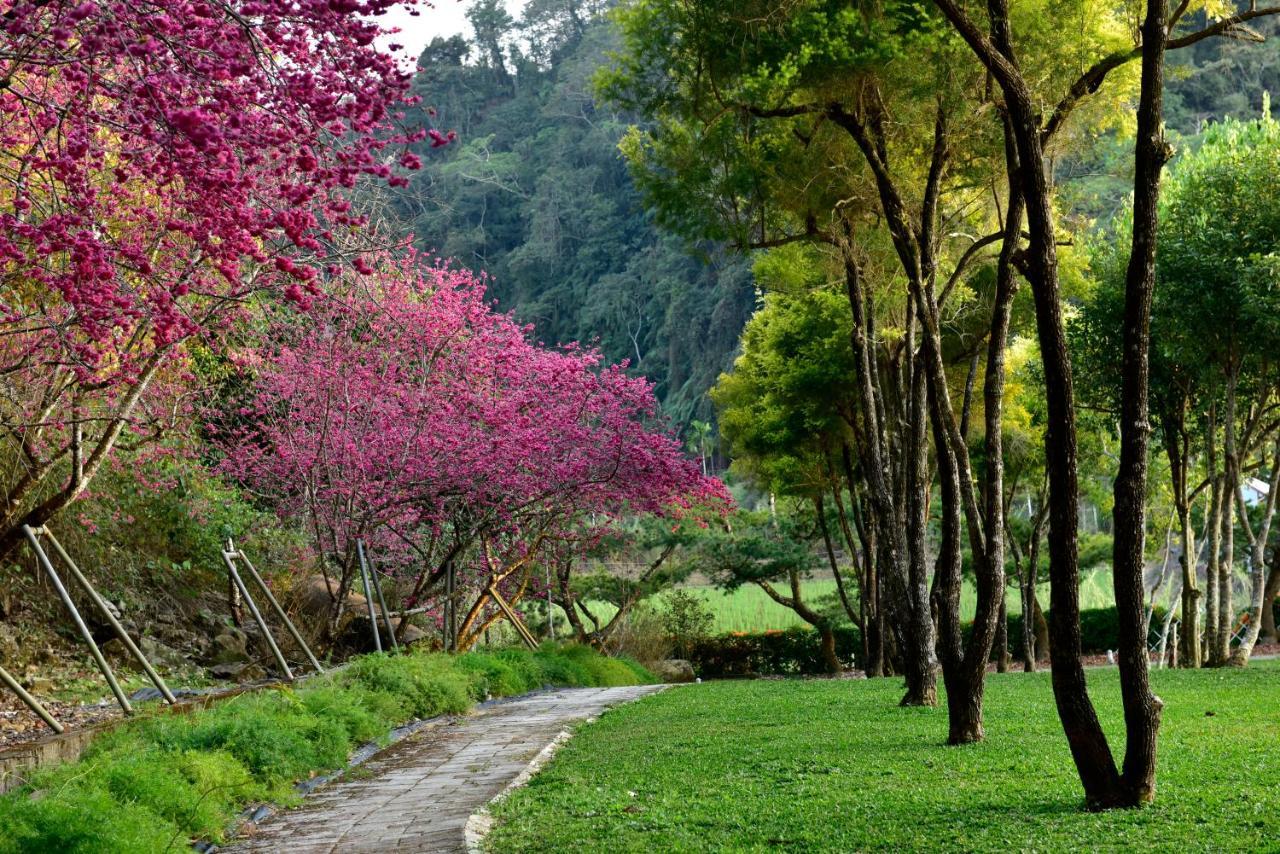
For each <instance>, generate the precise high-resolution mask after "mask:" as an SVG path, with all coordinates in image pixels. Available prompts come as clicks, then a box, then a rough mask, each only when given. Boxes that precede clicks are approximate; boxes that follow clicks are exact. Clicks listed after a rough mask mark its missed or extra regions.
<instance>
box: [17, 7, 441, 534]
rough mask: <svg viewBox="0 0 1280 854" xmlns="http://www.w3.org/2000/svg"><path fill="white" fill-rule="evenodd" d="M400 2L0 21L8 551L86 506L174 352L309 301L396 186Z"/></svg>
mask: <svg viewBox="0 0 1280 854" xmlns="http://www.w3.org/2000/svg"><path fill="white" fill-rule="evenodd" d="M391 5H393V3H392V0H341V1H340V2H338V0H140V2H131V3H107V2H92V0H84V1H82V2H76V0H38V1H37V0H18V2H15V3H12V4H9V7H8V11H7V12H5V13H4V15H3V17H2V18H0V275H3V280H4V286H3V290H0V323H3V325H4V335H3V336H2V337H0V377H3V380H0V436H2V437H3V438H4V439H5V440H6V441H5V447H4V452H3V453H4V460H3V463H4V473H3V476H2V477H3V479H2V480H0V490H3V491H4V497H5V503H4V505H3V509H2V510H0V553H4V552H5V551H7V550H8V549H9V548H12V546H13V544H14V542H15V541H16V538H17V536H18V526H20V525H21V524H22V523H24V522H25V523H30V524H41V523H42V522H44V521H45V520H47V519H48V518H50V517H51V516H52V514H53V513H55V512H56V511H57V510H59V509H60V508H61V507H63V506H65V505H66V504H67V503H69V502H70V501H71V500H73V499H74V498H75V497H76V496H77V495H78V494H80V492H82V491H83V489H84V488H85V486H86V485H87V483H88V481H89V479H91V478H92V477H93V474H94V472H95V471H96V470H97V469H98V467H99V466H100V465H101V464H102V462H103V460H104V458H105V457H106V455H108V454H109V453H110V451H111V449H112V448H113V447H114V445H115V443H116V440H117V439H118V437H119V436H120V434H121V432H122V431H123V430H125V429H126V428H127V427H128V426H129V425H130V424H131V423H132V422H131V420H132V419H133V418H134V416H135V414H136V412H137V411H138V410H139V406H140V405H141V403H142V401H143V399H144V397H145V395H146V394H147V390H148V388H149V386H150V385H151V383H152V380H153V378H155V377H156V376H157V375H158V374H162V373H163V372H164V371H165V370H168V367H167V366H168V365H170V364H171V363H172V359H173V357H174V355H175V354H176V353H177V351H178V349H179V348H178V346H177V345H178V344H179V343H181V342H183V341H184V340H190V339H191V338H193V337H197V336H202V335H207V336H208V337H210V338H212V337H216V336H214V335H212V334H210V333H215V332H216V331H217V330H219V329H220V324H222V323H223V322H225V318H226V317H227V316H228V309H229V308H233V307H235V306H237V305H239V304H240V303H241V302H242V301H243V300H244V298H245V297H246V296H247V295H249V294H250V293H251V292H254V291H257V290H261V289H264V288H271V289H274V290H276V291H278V292H280V293H282V294H283V295H284V296H285V297H287V298H289V299H291V300H292V301H294V302H296V303H305V302H306V301H307V300H308V299H309V298H311V297H313V296H314V295H315V294H316V293H318V292H319V290H320V288H319V282H320V279H321V278H322V277H323V276H324V275H326V268H327V267H328V266H329V263H330V259H329V256H331V255H332V252H333V249H332V247H333V245H334V233H335V232H336V231H337V230H340V229H344V228H348V227H350V226H351V225H353V224H356V223H357V222H358V217H356V216H354V215H353V213H352V210H351V207H350V202H349V201H348V200H347V199H346V198H345V196H344V191H345V190H347V189H349V188H351V187H353V186H354V185H355V183H356V182H357V180H358V179H359V178H360V176H362V175H369V176H374V177H377V178H384V179H391V180H403V179H401V178H398V177H397V175H396V174H395V171H396V170H398V169H401V168H413V167H415V166H416V165H417V158H416V156H414V155H412V154H410V153H408V152H407V151H404V145H403V143H407V142H409V141H411V140H412V139H414V138H419V137H420V136H421V135H425V133H424V132H419V134H417V135H413V134H403V133H398V132H395V131H394V130H393V126H394V125H395V123H396V119H397V113H396V110H397V109H398V106H397V105H398V104H399V103H402V102H403V101H404V100H405V92H406V87H407V84H408V76H407V74H406V73H405V72H404V71H402V70H401V69H400V68H398V67H397V64H396V61H395V59H394V58H393V57H392V56H391V55H389V54H387V53H385V52H382V51H381V50H379V49H378V48H377V47H376V46H375V44H374V40H375V38H376V37H377V36H378V35H379V34H380V33H381V32H382V30H381V29H380V28H379V25H378V24H377V20H378V16H379V15H380V14H381V13H383V12H385V11H386V9H387V8H388V7H390V6H391Z"/></svg>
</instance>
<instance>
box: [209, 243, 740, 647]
mask: <svg viewBox="0 0 1280 854" xmlns="http://www.w3.org/2000/svg"><path fill="white" fill-rule="evenodd" d="M366 269H368V270H369V271H370V272H369V274H368V275H364V276H361V277H359V278H358V280H357V281H354V282H352V283H350V285H349V286H348V287H346V288H345V289H343V290H342V291H341V293H337V294H335V295H334V296H333V297H332V298H330V299H326V300H324V301H322V302H320V303H318V304H317V305H316V306H315V307H313V309H312V311H311V314H310V317H309V322H308V323H307V324H306V325H305V326H299V325H296V324H291V323H290V322H289V321H288V320H287V319H286V320H285V321H284V322H283V323H282V324H280V325H278V326H277V328H276V329H275V330H274V331H273V332H272V334H271V341H270V343H268V344H267V345H266V346H265V347H264V348H263V349H262V350H260V351H258V352H257V353H255V354H253V356H254V361H253V363H252V367H253V369H254V370H255V372H256V378H255V392H254V395H253V398H252V401H251V402H250V403H249V404H248V405H247V406H245V407H244V408H243V409H242V410H241V412H240V413H239V414H240V416H241V417H242V418H243V419H245V421H244V422H243V423H242V424H241V426H239V427H236V428H233V429H231V430H230V431H229V432H226V433H225V434H224V436H223V440H224V443H225V444H226V445H227V447H228V449H229V455H228V460H227V464H226V466H227V469H228V471H230V472H231V473H232V474H234V475H235V476H236V477H237V478H238V479H240V480H242V481H243V482H246V483H248V484H250V485H252V486H253V487H254V488H255V489H257V490H259V491H260V492H263V493H266V494H268V495H270V496H271V497H272V498H274V499H275V500H276V501H277V502H278V503H279V505H280V506H281V507H282V508H283V509H285V510H286V512H290V513H293V514H296V515H297V516H298V517H299V518H302V519H305V520H307V522H308V524H309V525H310V526H311V528H312V530H313V533H314V536H315V541H316V546H317V550H318V552H319V554H320V556H321V558H322V560H323V563H324V564H325V568H326V571H328V570H329V569H335V570H336V571H337V572H338V573H339V574H340V575H341V583H340V586H339V589H340V590H345V589H346V588H347V586H348V585H349V584H350V581H351V578H352V574H353V572H354V571H355V567H354V562H353V554H354V548H355V540H356V538H360V537H362V538H364V539H366V540H368V541H370V542H371V543H373V544H374V545H375V547H376V549H377V551H378V552H379V554H380V555H381V556H382V557H383V562H384V564H389V565H391V566H393V567H399V568H400V569H401V570H402V571H405V572H408V571H410V570H411V569H412V571H413V572H414V574H416V575H417V580H416V584H415V589H416V593H415V595H417V596H421V595H423V594H424V593H425V592H428V591H429V589H430V588H431V586H432V585H433V584H434V583H435V582H436V581H438V580H439V577H440V575H441V573H442V570H443V565H444V563H445V562H446V561H450V560H452V561H454V562H455V563H456V564H459V565H462V566H465V567H467V568H468V569H469V570H471V572H470V576H469V577H470V578H471V579H472V580H473V581H475V583H476V584H477V585H478V587H477V589H478V590H479V591H481V592H480V594H479V596H478V598H477V601H476V605H475V606H474V607H473V613H472V614H469V615H468V616H469V618H470V619H468V620H467V621H464V631H465V629H466V626H468V625H480V624H481V623H482V622H483V618H482V615H481V613H480V610H481V609H483V607H484V603H485V597H484V595H483V590H484V589H485V588H487V587H488V585H489V584H497V583H505V584H508V585H510V590H511V596H512V598H517V599H518V598H519V596H520V595H521V593H522V592H523V590H524V587H525V586H526V585H527V584H528V581H529V574H528V572H527V570H528V568H529V566H530V564H531V561H532V560H533V558H534V557H535V555H536V554H537V553H538V552H539V550H540V549H545V548H551V547H552V546H554V545H557V544H560V545H562V544H563V543H564V542H566V541H567V540H571V539H573V538H574V537H576V536H578V534H577V533H576V532H577V531H578V530H579V527H578V526H577V522H578V521H580V520H582V519H583V518H585V517H588V516H591V515H595V516H596V517H597V518H604V517H610V516H616V515H618V514H623V513H659V514H663V513H673V512H680V510H681V509H682V508H687V507H689V506H691V505H692V504H693V503H695V502H697V503H705V502H707V501H719V502H723V501H726V500H727V496H726V495H725V493H724V490H723V487H722V485H721V484H720V483H719V481H717V480H714V479H712V478H708V477H705V476H704V475H703V474H702V473H701V471H700V470H699V468H698V467H697V466H696V464H694V463H693V462H692V461H691V460H689V459H687V458H685V457H684V455H683V454H682V452H681V447H680V444H679V442H677V441H676V440H675V439H674V438H673V437H672V436H670V435H668V434H667V432H666V431H665V430H664V429H662V428H661V427H660V426H659V424H658V420H657V412H656V403H655V401H654V398H653V393H652V389H651V386H650V384H649V383H648V382H647V381H646V380H644V379H641V378H636V377H631V376H628V375H627V373H626V370H625V367H624V366H619V365H612V366H605V365H602V364H601V359H600V356H599V355H598V354H597V353H596V352H594V351H591V350H584V349H580V348H577V347H568V348H562V349H548V348H545V347H541V346H538V345H536V344H534V343H533V342H531V341H530V340H529V337H528V330H527V329H525V328H523V327H521V326H519V325H517V324H516V323H514V322H513V321H512V320H511V318H510V317H508V316H507V315H503V314H499V313H496V312H494V311H493V310H492V309H491V308H490V306H489V304H488V303H487V302H486V301H485V295H484V281H483V280H482V279H480V278H477V277H475V276H473V275H472V274H470V273H467V272H464V271H459V270H454V269H450V268H448V267H445V266H440V265H435V266H431V265H427V264H424V263H423V262H422V260H421V259H418V258H415V257H413V256H412V255H409V256H407V257H404V258H402V259H400V260H396V259H394V258H384V259H382V261H381V263H380V264H378V265H377V266H376V267H366ZM338 598H339V599H340V598H341V597H338ZM339 616H340V614H339V613H335V620H336V619H337V618H338V617H339Z"/></svg>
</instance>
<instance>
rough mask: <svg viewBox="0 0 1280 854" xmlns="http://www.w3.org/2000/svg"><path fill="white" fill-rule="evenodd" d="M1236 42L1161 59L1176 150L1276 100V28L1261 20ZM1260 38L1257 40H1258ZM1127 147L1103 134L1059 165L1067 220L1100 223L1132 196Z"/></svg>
mask: <svg viewBox="0 0 1280 854" xmlns="http://www.w3.org/2000/svg"><path fill="white" fill-rule="evenodd" d="M1250 32H1253V33H1257V34H1258V38H1257V39H1255V38H1254V37H1253V36H1250V35H1245V34H1243V33H1242V36H1241V37H1240V38H1232V39H1206V40H1205V41H1202V42H1199V43H1197V44H1194V45H1191V46H1190V47H1187V48H1185V49H1183V50H1179V51H1174V52H1173V53H1171V54H1169V60H1168V68H1167V70H1166V74H1167V75H1168V85H1167V88H1166V91H1165V124H1166V127H1167V128H1168V130H1169V138H1170V141H1171V142H1172V143H1173V144H1174V146H1175V149H1176V150H1178V151H1184V152H1185V151H1187V150H1190V149H1194V148H1195V147H1196V145H1197V143H1198V138H1199V136H1200V134H1201V132H1202V130H1203V128H1204V126H1205V124H1206V123H1208V122H1214V121H1220V120H1222V119H1225V118H1233V119H1241V120H1246V119H1251V118H1256V117H1257V116H1258V114H1259V113H1260V112H1261V111H1262V110H1263V108H1264V101H1266V99H1267V97H1268V93H1269V94H1270V95H1276V94H1280V40H1277V39H1276V38H1275V36H1276V35H1277V34H1278V33H1280V24H1277V23H1276V22H1275V21H1274V20H1272V19H1270V18H1263V19H1262V20H1261V21H1259V22H1257V23H1255V24H1254V25H1252V28H1251V30H1250ZM1263 39H1265V40H1263ZM1132 151H1133V141H1132V139H1130V138H1128V136H1127V135H1125V136H1124V137H1123V138H1122V137H1121V136H1120V135H1119V134H1116V133H1111V134H1108V136H1107V138H1106V139H1104V140H1101V141H1099V144H1096V145H1090V146H1087V147H1084V148H1082V149H1080V150H1078V151H1076V152H1073V154H1072V155H1071V156H1069V157H1067V158H1064V160H1063V162H1062V163H1061V164H1059V166H1058V169H1057V176H1056V177H1057V180H1058V181H1059V186H1060V189H1061V191H1062V195H1063V199H1064V201H1065V202H1066V203H1067V205H1068V207H1069V208H1070V209H1071V210H1073V211H1074V212H1075V213H1077V214H1079V215H1081V216H1083V217H1085V218H1087V219H1089V220H1091V221H1093V222H1094V223H1096V224H1105V223H1107V222H1109V221H1110V220H1111V218H1112V217H1113V216H1114V215H1115V214H1116V213H1117V211H1118V210H1119V209H1120V207H1121V205H1122V204H1123V203H1124V201H1125V200H1126V199H1128V198H1129V194H1130V193H1132V191H1133V174H1132V159H1131V157H1130V155H1131V154H1132Z"/></svg>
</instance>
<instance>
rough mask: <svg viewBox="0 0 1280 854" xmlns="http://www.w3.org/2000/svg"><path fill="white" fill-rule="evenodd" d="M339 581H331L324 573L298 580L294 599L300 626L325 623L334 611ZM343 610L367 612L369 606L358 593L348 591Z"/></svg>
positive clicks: (355, 612)
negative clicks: (335, 592)
mask: <svg viewBox="0 0 1280 854" xmlns="http://www.w3.org/2000/svg"><path fill="white" fill-rule="evenodd" d="M337 584H338V582H337V581H329V580H327V579H325V577H324V576H322V575H308V576H306V577H305V578H301V579H299V580H298V583H297V584H296V585H294V588H293V594H292V595H293V601H294V602H295V603H296V604H297V606H298V614H299V620H298V623H299V628H301V627H302V625H304V624H305V625H317V626H319V625H324V623H325V621H326V620H328V619H329V615H330V614H331V613H332V611H333V601H334V598H335V594H334V591H336V589H337ZM343 611H344V612H345V613H347V614H367V613H368V611H369V606H368V605H367V604H366V600H365V598H364V597H363V596H361V595H360V594H358V593H354V592H352V593H348V594H347V598H346V602H345V604H344V607H343Z"/></svg>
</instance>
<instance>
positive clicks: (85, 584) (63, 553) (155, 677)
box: [41, 527, 178, 706]
mask: <svg viewBox="0 0 1280 854" xmlns="http://www.w3.org/2000/svg"><path fill="white" fill-rule="evenodd" d="M41 531H42V532H43V533H44V535H45V536H46V537H48V538H49V543H50V545H52V546H53V550H54V551H55V552H57V553H58V557H59V558H61V559H62V563H63V565H64V566H66V568H67V571H69V572H70V573H71V577H72V578H73V579H75V582H76V583H77V584H79V585H80V588H81V589H82V590H84V592H85V593H86V594H87V595H88V597H89V598H90V599H92V600H93V603H94V604H95V605H97V606H98V610H99V611H101V612H102V616H104V617H106V618H107V622H108V623H109V624H110V625H111V628H112V630H113V631H114V632H115V633H116V637H118V638H120V642H121V643H123V644H124V647H125V649H127V650H129V654H130V655H132V656H133V657H134V658H135V659H137V661H138V663H139V664H141V665H142V669H143V671H144V672H145V673H146V674H147V678H148V679H150V680H151V684H153V685H155V686H156V690H157V691H159V692H160V696H162V697H164V700H165V702H166V703H168V704H169V705H171V706H172V705H174V704H175V703H177V702H178V698H177V697H175V696H174V695H173V692H172V691H170V690H169V686H168V685H167V684H165V681H164V679H162V678H161V677H160V674H159V673H157V672H156V669H155V668H154V667H152V666H151V662H150V661H149V660H148V659H147V657H146V655H144V654H143V652H142V650H141V649H139V648H138V645H137V644H136V643H134V642H133V638H131V637H129V633H128V632H127V631H125V629H124V626H122V625H120V621H119V620H117V619H116V615H115V614H113V613H111V606H110V605H108V604H107V601H106V600H105V599H103V598H102V596H100V595H99V594H98V591H97V590H96V589H94V586H93V585H92V584H90V583H89V579H88V578H85V576H84V573H83V572H81V571H80V567H79V566H77V565H76V562H75V561H73V560H72V559H71V555H69V554H67V550H66V549H64V548H63V547H62V543H60V542H58V538H57V537H55V536H54V535H53V531H50V530H49V529H48V528H47V527H46V528H42V529H41Z"/></svg>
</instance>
